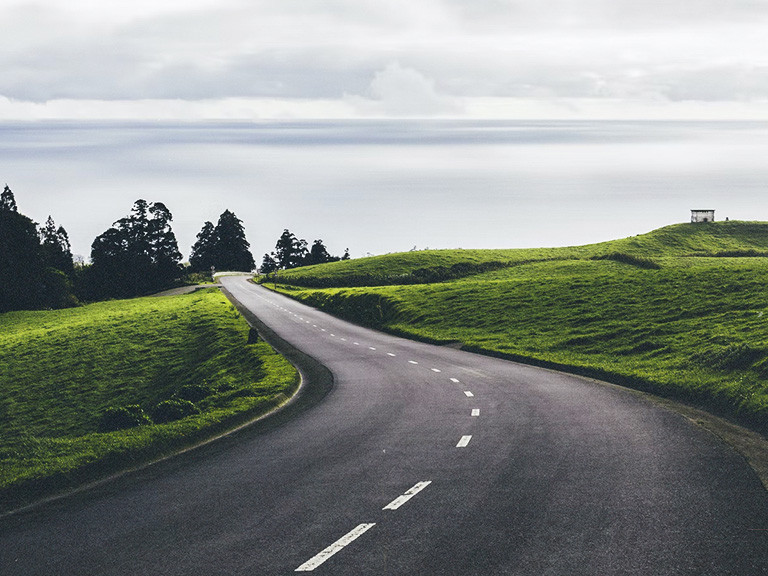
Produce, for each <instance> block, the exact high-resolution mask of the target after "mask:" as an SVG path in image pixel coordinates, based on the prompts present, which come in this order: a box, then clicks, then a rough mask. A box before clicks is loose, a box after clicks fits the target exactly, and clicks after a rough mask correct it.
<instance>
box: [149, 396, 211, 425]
mask: <svg viewBox="0 0 768 576" xmlns="http://www.w3.org/2000/svg"><path fill="white" fill-rule="evenodd" d="M199 413H200V410H198V408H197V406H195V405H194V404H193V403H192V402H190V401H189V400H181V399H179V398H175V399H173V400H165V401H163V402H160V404H158V405H157V406H155V410H154V412H153V413H152V416H153V418H154V419H155V422H157V423H158V424H165V423H166V422H175V421H176V420H181V419H182V418H186V417H187V416H191V415H192V414H199Z"/></svg>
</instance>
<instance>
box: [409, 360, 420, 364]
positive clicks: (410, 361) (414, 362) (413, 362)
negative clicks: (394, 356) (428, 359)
mask: <svg viewBox="0 0 768 576" xmlns="http://www.w3.org/2000/svg"><path fill="white" fill-rule="evenodd" d="M408 363H409V364H418V362H416V360H408Z"/></svg>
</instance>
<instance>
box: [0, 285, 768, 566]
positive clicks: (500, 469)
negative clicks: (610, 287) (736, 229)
mask: <svg viewBox="0 0 768 576" xmlns="http://www.w3.org/2000/svg"><path fill="white" fill-rule="evenodd" d="M221 281H222V283H223V284H224V285H225V286H226V287H227V288H228V290H229V291H230V292H231V293H232V294H233V295H234V296H235V297H236V298H237V299H238V300H239V301H240V302H241V304H243V305H244V306H247V307H248V308H249V309H251V310H253V311H254V312H255V313H257V314H258V316H259V318H260V319H261V320H262V321H263V322H264V323H265V324H266V325H268V326H269V327H271V328H272V329H273V330H274V331H275V332H276V333H278V334H279V335H280V336H281V337H282V338H284V339H285V340H286V341H288V342H290V343H292V344H293V345H294V346H296V347H297V348H298V349H300V350H304V351H305V352H307V353H308V354H310V355H311V356H313V357H315V358H316V359H317V360H319V361H320V362H321V363H322V364H324V365H325V366H327V367H328V368H329V369H330V370H331V372H332V373H333V377H334V385H333V388H332V389H331V390H330V392H329V393H328V394H327V395H326V396H325V397H324V398H323V399H322V400H321V401H320V402H319V403H317V404H316V405H315V406H314V407H312V408H310V409H306V410H304V411H303V412H302V413H300V414H299V415H297V416H296V417H294V418H291V419H288V420H286V421H283V422H280V423H279V425H273V426H268V427H257V428H256V429H254V430H249V431H246V432H244V433H240V434H237V435H236V436H235V438H234V439H229V440H225V441H223V442H217V443H215V444H213V445H211V446H208V447H206V448H203V449H201V450H197V451H194V452H192V453H191V454H187V455H185V456H182V457H178V458H174V459H171V460H170V461H166V462H163V463H160V464H158V465H155V466H151V467H149V468H147V469H145V470H143V471H140V472H137V473H132V474H129V475H127V476H125V477H123V478H121V479H119V480H117V481H113V482H108V483H106V484H104V485H102V486H100V487H98V488H95V489H91V490H88V491H86V492H84V493H81V494H79V495H76V496H74V497H69V498H65V499H63V500H59V501H56V502H53V503H50V504H46V505H44V506H41V507H39V508H36V509H34V510H32V511H29V512H25V513H23V514H19V515H16V516H12V517H9V518H5V519H4V520H2V521H0V574H3V575H16V574H19V575H25V576H26V575H34V574H41V575H43V574H44V575H46V576H51V575H69V574H72V575H79V576H80V575H90V574H93V575H118V574H126V575H132V576H133V575H137V574H153V575H155V574H179V575H182V574H183V575H185V576H189V575H196V574H200V575H215V574H228V575H229V574H233V575H234V574H237V575H240V574H243V575H246V574H247V575H249V576H254V575H255V576H261V575H269V574H289V573H294V572H295V571H297V569H299V570H300V571H314V573H317V574H332V575H334V576H336V575H360V574H408V575H415V574H419V575H438V574H450V575H496V574H525V575H536V576H541V575H557V576H561V575H579V574H584V575H600V576H602V575H612V574H616V575H619V574H621V575H628V574H638V575H643V576H647V575H666V574H669V575H671V574H675V575H677V574H690V575H697V576H700V575H708V574H711V575H723V574H734V575H739V576H751V575H759V574H768V493H766V491H765V490H764V489H763V487H762V485H761V484H760V482H759V480H758V478H757V476H756V475H755V474H754V473H753V472H752V470H751V469H750V468H749V467H748V466H747V465H746V464H745V462H744V460H743V459H742V458H741V457H739V456H738V455H737V454H736V453H734V452H733V451H731V450H730V449H729V448H727V447H726V446H724V445H723V444H722V443H720V441H718V440H717V439H715V438H714V437H712V436H710V435H709V434H708V433H706V432H704V431H702V430H700V429H698V428H696V427H695V426H692V425H691V424H689V423H688V422H687V421H686V420H685V419H683V418H682V417H680V416H678V415H676V414H673V413H671V412H668V411H665V410H663V409H660V408H658V407H657V406H655V405H653V404H651V403H649V402H647V401H646V400H643V399H642V398H640V397H638V396H637V395H634V394H632V393H629V392H626V391H623V390H621V389H619V388H616V387H612V386H607V385H601V384H598V383H595V382H592V381H589V380H587V379H582V378H579V377H574V376H569V375H564V374H560V373H556V372H552V371H547V370H542V369H538V368H533V367H529V366H524V365H519V364H515V363H512V362H507V361H503V360H496V359H492V358H487V357H482V356H478V355H473V354H469V353H466V352H462V351H458V350H454V349H451V348H445V347H436V346H430V345H426V344H421V343H415V342H411V341H408V340H404V339H400V338H395V337H392V336H388V335H384V334H381V333H378V332H375V331H371V330H367V329H363V328H360V327H357V326H354V325H352V324H348V323H346V322H343V321H341V320H338V319H336V318H333V317H330V316H328V315H325V314H323V313H320V312H317V311H315V310H313V309H310V308H307V307H305V306H302V305H300V304H298V303H296V302H293V301H291V300H289V299H287V298H285V297H282V296H280V295H276V294H272V293H270V292H268V291H266V290H264V289H263V288H259V287H256V286H254V285H252V284H248V283H246V282H245V280H244V279H243V278H222V280H221Z"/></svg>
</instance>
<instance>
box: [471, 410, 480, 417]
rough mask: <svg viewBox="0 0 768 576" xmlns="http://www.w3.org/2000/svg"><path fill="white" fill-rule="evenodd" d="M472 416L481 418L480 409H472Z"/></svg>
mask: <svg viewBox="0 0 768 576" xmlns="http://www.w3.org/2000/svg"><path fill="white" fill-rule="evenodd" d="M472 416H480V408H472Z"/></svg>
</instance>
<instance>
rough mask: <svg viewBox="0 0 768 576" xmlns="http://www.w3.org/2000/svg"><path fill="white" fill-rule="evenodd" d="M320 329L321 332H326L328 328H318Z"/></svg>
mask: <svg viewBox="0 0 768 576" xmlns="http://www.w3.org/2000/svg"><path fill="white" fill-rule="evenodd" d="M320 330H321V331H323V332H328V330H326V329H325V328H320Z"/></svg>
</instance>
